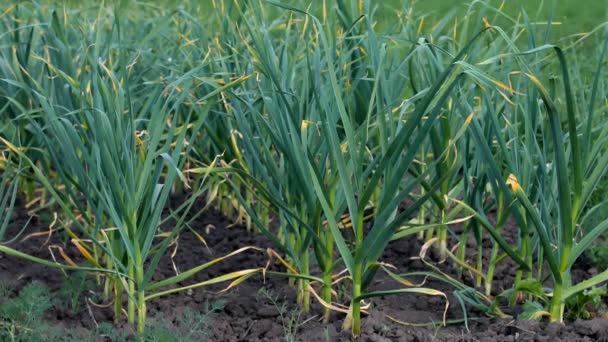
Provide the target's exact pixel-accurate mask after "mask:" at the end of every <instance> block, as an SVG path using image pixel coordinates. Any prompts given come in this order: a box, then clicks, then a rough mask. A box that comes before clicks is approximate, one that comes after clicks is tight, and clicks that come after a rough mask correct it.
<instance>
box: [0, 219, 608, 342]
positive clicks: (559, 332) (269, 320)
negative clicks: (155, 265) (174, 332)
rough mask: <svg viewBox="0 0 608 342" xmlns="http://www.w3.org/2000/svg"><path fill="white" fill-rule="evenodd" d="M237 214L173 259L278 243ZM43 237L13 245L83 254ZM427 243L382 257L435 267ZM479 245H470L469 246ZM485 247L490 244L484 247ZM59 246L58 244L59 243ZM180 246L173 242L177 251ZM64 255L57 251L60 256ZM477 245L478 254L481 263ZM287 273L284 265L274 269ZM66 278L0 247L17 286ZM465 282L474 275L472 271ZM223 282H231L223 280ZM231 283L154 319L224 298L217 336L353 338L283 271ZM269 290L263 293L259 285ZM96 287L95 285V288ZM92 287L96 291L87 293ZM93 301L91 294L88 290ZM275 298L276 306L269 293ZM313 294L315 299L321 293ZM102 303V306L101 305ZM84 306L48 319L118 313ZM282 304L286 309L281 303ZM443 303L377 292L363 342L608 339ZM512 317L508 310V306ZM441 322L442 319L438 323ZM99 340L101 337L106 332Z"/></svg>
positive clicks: (246, 261) (186, 240)
mask: <svg viewBox="0 0 608 342" xmlns="http://www.w3.org/2000/svg"><path fill="white" fill-rule="evenodd" d="M27 219H28V216H27V214H26V213H25V211H24V210H21V211H19V212H18V215H17V217H16V218H15V220H14V226H13V230H12V232H9V234H8V236H7V237H10V236H11V235H10V233H15V232H16V231H17V230H16V229H17V227H22V226H23V224H24V223H25V222H26V221H27ZM41 221H42V220H36V219H34V220H33V222H31V223H30V228H28V231H27V232H26V235H27V234H29V233H32V232H37V231H46V230H48V228H47V227H46V226H47V225H45V224H42V223H41ZM230 223H231V222H230V221H228V220H227V219H225V218H223V217H221V216H220V215H218V214H217V213H216V212H214V211H212V210H209V211H207V212H206V213H205V214H203V215H202V216H201V217H200V218H199V219H197V220H196V222H195V224H194V225H193V226H192V228H194V229H195V230H196V231H197V232H198V233H199V234H201V235H202V236H203V237H204V238H205V240H206V242H207V244H208V246H209V248H207V247H205V246H204V245H203V244H202V243H201V242H200V241H199V240H198V239H197V238H196V237H195V236H194V235H193V234H192V233H190V232H186V233H183V234H181V236H180V238H179V244H178V249H177V252H176V254H175V258H174V262H175V265H177V267H178V268H179V271H182V272H183V271H185V270H188V269H190V268H192V267H195V266H198V265H200V264H202V263H204V262H206V261H209V260H211V259H213V258H216V257H218V256H222V255H225V254H227V253H229V252H232V251H234V250H236V249H238V248H241V247H244V246H256V247H259V248H263V249H265V248H267V247H273V246H271V245H270V243H269V242H268V240H267V239H266V238H265V237H263V236H262V235H260V234H249V233H247V232H246V231H245V229H244V228H243V227H240V226H234V227H230V228H229V227H228V226H230ZM514 234H515V229H514V227H509V228H508V229H507V232H506V235H507V238H511V239H513V238H514V237H513V236H514ZM45 240H46V237H45V236H38V237H32V238H29V239H27V240H25V241H20V242H17V243H13V244H12V245H11V246H12V247H15V248H17V249H19V250H21V251H23V252H26V253H29V254H32V255H34V256H37V257H41V258H45V259H49V260H51V255H50V253H49V249H48V246H49V245H52V244H55V245H59V246H62V247H64V248H65V250H66V253H67V254H68V255H69V256H71V257H72V258H74V260H77V261H78V260H80V259H79V258H78V253H77V252H75V251H74V248H73V247H70V245H69V244H68V243H67V242H63V241H61V235H60V234H55V235H53V237H52V239H51V241H50V242H49V243H48V244H46V245H45V244H44V243H45ZM421 245H422V244H421V242H420V241H419V240H417V239H416V238H415V237H411V238H405V239H401V240H398V241H396V242H393V243H391V244H390V246H389V248H388V250H387V251H386V253H385V255H384V257H383V259H382V261H384V262H387V263H390V264H392V265H394V266H396V267H397V268H398V270H399V271H400V272H414V271H429V268H428V267H427V266H426V265H425V264H424V263H423V262H421V261H420V260H418V259H416V257H417V256H418V253H419V251H420V248H421ZM471 245H472V244H471ZM486 249H487V248H486ZM55 252H57V250H55ZM170 252H173V248H171V249H170V251H169V253H170ZM429 254H430V255H429V260H436V255H434V254H435V253H434V252H433V251H430V252H429ZM55 255H56V256H58V253H55ZM474 257H475V256H474V254H473V252H472V251H471V254H470V258H471V261H473V260H474ZM267 260H268V259H267V256H266V255H265V253H263V252H256V251H246V252H244V253H242V254H239V255H237V256H234V257H233V258H231V259H228V260H225V261H223V262H222V263H220V264H218V265H214V266H213V267H211V268H209V269H208V270H206V271H204V272H201V273H199V274H196V275H195V276H193V277H192V278H191V279H189V280H188V281H187V282H185V283H184V284H192V283H198V282H201V281H204V280H207V279H210V278H212V277H217V276H219V275H222V274H226V273H228V272H232V271H237V270H242V269H247V268H256V267H263V266H264V265H265V264H266V262H267ZM448 264H449V263H446V264H443V265H439V267H440V269H441V270H442V271H443V272H445V273H446V274H450V275H455V274H456V272H455V270H454V268H453V267H452V266H449V265H448ZM273 267H274V268H275V269H276V270H281V268H280V267H279V266H278V265H274V266H273ZM588 272H590V273H593V272H594V271H593V270H586V269H584V267H582V268H581V267H579V269H578V270H577V272H575V274H576V275H577V276H578V277H582V276H586V275H588ZM173 275H175V270H174V267H173V264H172V262H171V259H170V258H169V256H166V257H164V258H163V259H162V261H161V264H160V266H159V269H158V272H157V274H156V275H155V278H157V279H163V278H166V277H170V276H173ZM514 275H515V268H514V267H513V266H512V265H509V264H507V263H504V264H501V265H500V266H499V268H498V269H497V272H496V279H495V286H494V290H495V292H500V291H501V290H502V289H506V288H509V287H510V284H511V282H512V279H513V277H514ZM65 279H66V277H65V276H64V275H63V274H62V272H61V271H57V270H50V269H48V268H46V267H43V266H40V265H37V264H34V263H31V262H28V261H24V260H20V259H17V258H13V257H9V256H7V255H2V254H0V280H2V281H3V282H5V283H8V284H9V285H10V286H11V287H13V288H15V289H17V290H19V289H21V288H23V287H24V286H26V285H27V284H29V283H31V282H32V281H34V280H37V281H41V282H43V283H44V284H46V285H47V286H48V287H49V288H50V290H51V291H53V292H57V291H59V290H60V289H61V287H62V286H63V285H62V284H64V281H65ZM408 279H409V280H411V281H413V282H418V281H421V280H422V278H421V277H410V278H408ZM465 281H466V282H471V279H469V278H466V279H465ZM222 285H223V286H224V287H225V286H226V284H222ZM223 286H219V285H218V286H212V287H202V288H197V289H194V290H192V291H187V292H182V293H178V294H173V295H168V296H166V297H161V298H159V299H155V300H152V301H151V302H149V303H148V316H149V319H150V320H159V319H163V320H165V321H169V322H173V323H175V324H176V325H177V324H178V323H177V322H179V319H180V317H181V316H182V315H183V313H184V310H186V309H190V310H192V311H201V310H203V311H204V310H206V309H207V308H208V305H209V303H213V302H217V301H220V300H221V301H224V302H225V307H224V309H223V310H221V311H220V312H218V313H216V314H215V315H213V316H212V317H213V318H212V322H211V324H209V325H208V328H209V329H210V331H209V335H208V336H207V337H206V338H205V340H209V341H281V340H284V339H285V337H286V331H285V329H286V327H288V326H289V325H288V321H289V320H290V319H292V318H293V319H294V321H295V322H296V324H297V325H298V329H297V331H295V332H293V331H292V332H291V333H292V334H295V340H297V341H325V340H330V341H348V340H350V339H351V338H350V333H349V332H343V331H342V328H341V325H342V321H343V318H344V317H343V315H342V314H338V313H336V314H333V315H332V317H331V319H330V323H329V324H328V325H324V324H323V323H322V322H321V321H320V320H319V315H320V313H321V307H320V305H318V304H315V303H313V305H312V309H311V313H310V314H302V313H301V312H299V311H298V309H297V306H296V305H295V289H294V288H292V287H290V286H288V282H287V280H286V279H285V278H273V277H266V279H263V278H262V277H261V276H255V277H252V278H250V279H249V280H247V281H246V282H244V283H242V284H240V285H239V286H238V287H236V288H234V289H232V290H230V291H228V292H225V293H218V292H217V291H219V290H221V289H222V288H223ZM425 286H426V287H430V288H434V289H437V290H440V291H443V292H445V293H446V294H448V299H449V302H450V308H449V310H448V315H447V319H448V320H458V319H461V318H462V317H463V313H462V309H461V307H460V305H459V304H458V301H457V300H456V299H455V298H454V296H453V291H454V290H455V289H454V288H453V287H450V286H449V285H447V284H445V283H443V282H440V281H436V280H428V281H427V282H426V285H425ZM373 288H374V289H394V288H400V285H398V284H397V283H396V282H394V281H392V280H390V279H389V278H388V277H387V276H386V275H383V274H378V280H377V281H376V282H375V283H374V284H373ZM260 289H265V293H266V294H263V293H261V292H260ZM92 290H93V291H94V290H95V289H92ZM89 293H92V292H89ZM88 297H89V298H91V297H93V295H90V296H88ZM270 297H272V298H273V299H274V300H275V303H273V302H272V300H271V299H270ZM313 301H314V300H313ZM98 304H101V305H103V304H104V303H98ZM81 307H82V308H81V309H80V311H78V312H73V311H72V310H69V309H67V308H66V307H64V306H62V305H58V304H56V305H55V306H54V308H53V309H52V310H51V312H50V313H48V314H47V316H46V318H47V319H48V321H49V322H51V325H52V326H56V327H60V328H70V329H80V330H85V329H86V330H90V329H93V328H94V327H95V326H96V324H99V323H101V322H111V321H112V320H113V313H112V310H111V309H110V308H109V307H106V308H104V307H101V306H99V307H98V306H95V305H92V304H90V305H88V307H87V306H81ZM281 307H283V308H284V310H280V308H281ZM444 307H445V300H444V299H443V298H442V297H430V296H421V295H412V294H408V295H405V294H404V295H398V296H390V297H385V298H376V299H374V300H373V301H372V308H371V310H370V312H371V314H370V315H368V316H365V317H364V318H363V320H362V340H363V341H552V342H554V341H608V320H606V319H603V318H596V319H593V320H589V321H576V322H572V323H569V324H567V325H561V324H556V323H553V324H549V323H546V322H536V321H518V320H514V319H497V318H491V317H487V316H485V315H484V314H483V313H481V312H479V311H476V310H474V309H472V308H468V309H467V310H468V317H469V321H468V329H467V327H466V326H465V325H464V324H462V323H459V324H455V325H448V326H447V327H440V323H441V320H442V315H443V310H444ZM502 309H503V311H504V312H506V313H508V314H515V313H513V312H509V310H508V309H507V308H502ZM388 316H390V317H393V318H395V319H397V320H401V321H407V322H410V323H428V324H429V325H428V326H414V325H407V326H405V325H401V324H398V323H395V322H393V321H392V320H391V319H389V318H388ZM433 322H435V326H433V325H431V324H432V323H433ZM119 328H120V329H122V330H124V331H129V329H131V327H129V326H128V325H127V324H124V323H123V324H120V327H119ZM100 340H101V338H100Z"/></svg>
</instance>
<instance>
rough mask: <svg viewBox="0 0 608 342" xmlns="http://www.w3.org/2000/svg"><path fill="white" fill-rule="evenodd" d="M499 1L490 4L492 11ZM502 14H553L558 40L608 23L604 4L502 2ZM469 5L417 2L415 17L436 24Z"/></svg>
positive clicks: (590, 0) (460, 0) (541, 17)
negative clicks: (492, 7)
mask: <svg viewBox="0 0 608 342" xmlns="http://www.w3.org/2000/svg"><path fill="white" fill-rule="evenodd" d="M502 2H503V1H502V0H491V1H490V3H491V4H493V5H495V6H496V7H498V6H500V4H501V3H502ZM402 3H404V1H403V0H385V1H377V4H378V5H382V4H386V5H389V6H391V7H393V8H399V7H400V6H401V4H402ZM504 3H505V5H504V11H505V12H506V13H507V14H509V15H513V16H515V15H516V14H517V13H518V12H519V9H520V8H521V7H522V6H523V8H524V9H525V11H526V12H527V13H528V15H529V16H530V17H531V18H532V19H536V20H537V21H546V20H547V18H549V16H550V14H551V13H552V12H553V17H554V19H553V21H559V22H561V23H562V24H561V25H556V26H554V32H555V33H556V34H559V35H560V36H563V35H569V34H575V33H581V32H587V31H589V30H592V29H593V28H594V27H596V26H598V25H600V24H601V23H603V22H605V21H607V20H608V18H607V11H606V9H607V8H608V0H545V1H541V0H506V1H504ZM468 4H470V1H465V0H418V1H416V2H415V9H416V13H417V14H418V15H421V14H424V15H428V17H429V19H434V20H432V21H436V20H439V19H441V18H442V17H443V16H444V15H445V14H446V13H449V12H450V11H452V10H455V11H457V13H458V14H459V16H460V15H462V14H464V13H466V10H467V6H468Z"/></svg>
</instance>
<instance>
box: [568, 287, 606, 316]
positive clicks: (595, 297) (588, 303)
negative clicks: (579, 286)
mask: <svg viewBox="0 0 608 342" xmlns="http://www.w3.org/2000/svg"><path fill="white" fill-rule="evenodd" d="M607 293H608V292H607V290H606V285H604V286H600V287H592V288H589V289H586V290H584V291H582V292H579V293H577V294H575V295H574V296H572V297H570V298H568V299H567V300H566V318H567V319H569V320H571V321H574V320H576V319H591V318H594V317H598V316H601V314H602V313H603V312H606V307H605V304H604V299H605V298H606V294H607Z"/></svg>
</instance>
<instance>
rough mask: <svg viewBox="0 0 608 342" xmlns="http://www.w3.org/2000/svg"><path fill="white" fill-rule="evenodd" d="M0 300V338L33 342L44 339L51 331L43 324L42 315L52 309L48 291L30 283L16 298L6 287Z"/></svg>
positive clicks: (37, 284)
mask: <svg viewBox="0 0 608 342" xmlns="http://www.w3.org/2000/svg"><path fill="white" fill-rule="evenodd" d="M2 292H3V294H4V296H2V297H1V298H0V319H1V322H0V338H1V339H2V340H8V341H23V340H26V341H27V340H29V341H35V340H41V339H42V338H46V337H45V336H47V334H49V333H50V331H51V330H52V329H50V328H49V325H48V324H46V323H45V322H44V314H45V313H46V312H47V311H48V310H49V309H50V308H51V307H52V302H51V298H50V293H49V290H48V288H47V287H46V286H44V285H43V284H41V283H38V282H32V283H30V284H29V285H27V286H26V287H24V288H23V289H21V291H19V294H18V295H17V296H16V297H11V296H10V293H11V291H10V290H8V289H7V288H6V287H4V288H3V290H2Z"/></svg>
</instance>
